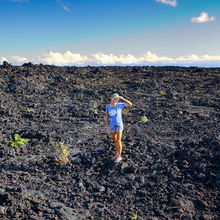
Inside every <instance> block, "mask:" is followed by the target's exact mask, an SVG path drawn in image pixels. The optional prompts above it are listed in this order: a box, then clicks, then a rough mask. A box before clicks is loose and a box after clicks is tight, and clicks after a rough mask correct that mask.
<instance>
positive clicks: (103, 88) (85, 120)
mask: <svg viewBox="0 0 220 220" xmlns="http://www.w3.org/2000/svg"><path fill="white" fill-rule="evenodd" d="M114 92H118V93H119V94H120V95H122V96H123V97H125V98H127V99H128V100H130V101H131V102H132V103H133V106H132V107H131V108H127V109H126V110H124V112H123V121H124V127H125V129H124V132H123V138H122V139H123V155H122V156H123V162H121V163H119V164H114V163H113V162H112V161H111V158H112V156H113V155H114V153H115V149H114V143H113V141H112V139H111V137H110V136H108V135H106V134H105V105H106V104H108V103H109V102H110V96H111V95H112V93H114ZM144 114H145V115H146V117H147V119H148V121H147V122H143V121H141V116H143V115H144ZM219 115H220V69H219V68H215V69H214V68H213V69H211V68H210V69H208V68H196V67H191V68H183V67H146V66H144V67H90V66H87V67H56V66H49V65H46V66H45V65H32V64H30V63H29V64H24V65H23V66H21V67H16V66H10V65H9V66H3V65H2V66H0V125H1V129H0V138H1V139H0V219H16V220H17V219H59V220H60V219H68V220H74V219H77V220H78V219H94V220H96V219H101V220H102V219H131V217H134V215H135V214H136V213H137V216H138V219H144V220H145V219H153V220H157V219H158V220H159V219H176V220H179V219H201V220H211V219H219V218H220V211H219V208H220V207H219V200H220V194H219V187H220V147H219V144H220V125H219V122H220V117H219ZM15 133H18V134H20V135H21V136H22V137H24V138H30V139H31V141H30V142H28V143H27V144H25V145H23V146H21V147H11V146H10V145H9V144H8V141H9V140H10V138H11V137H13V136H14V134H15ZM52 142H55V143H59V142H63V143H64V144H65V145H66V146H68V148H69V150H70V157H69V158H70V162H69V163H68V164H67V165H65V166H61V165H60V164H58V163H57V162H56V161H55V150H54V148H53V147H52V144H51V143H52Z"/></svg>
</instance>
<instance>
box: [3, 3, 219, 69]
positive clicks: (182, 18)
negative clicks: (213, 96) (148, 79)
mask: <svg viewBox="0 0 220 220" xmlns="http://www.w3.org/2000/svg"><path fill="white" fill-rule="evenodd" d="M0 19H1V30H0V31H1V34H0V59H1V60H2V61H3V60H8V61H9V62H11V63H14V64H22V63H24V62H28V61H31V62H34V63H40V62H41V63H49V64H52V63H53V64H56V65H75V64H76V65H87V64H94V65H114V64H118V65H120V64H122V65H123V64H124V65H127V64H128V65H142V64H146V65H154V64H155V65H179V64H180V65H192V64H194V65H209V66H220V0H193V1H192V0H120V1H119V0H108V1H107V0H71V1H70V0H0Z"/></svg>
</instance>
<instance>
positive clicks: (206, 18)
mask: <svg viewBox="0 0 220 220" xmlns="http://www.w3.org/2000/svg"><path fill="white" fill-rule="evenodd" d="M210 21H215V17H213V16H211V17H209V15H208V13H207V12H201V14H200V16H199V17H193V18H192V19H191V22H192V23H205V22H210Z"/></svg>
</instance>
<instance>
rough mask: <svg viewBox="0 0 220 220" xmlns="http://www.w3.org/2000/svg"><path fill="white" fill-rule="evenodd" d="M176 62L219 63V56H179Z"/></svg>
mask: <svg viewBox="0 0 220 220" xmlns="http://www.w3.org/2000/svg"><path fill="white" fill-rule="evenodd" d="M176 61H177V62H216V61H217V62H220V56H210V55H208V54H206V55H202V56H198V55H195V54H191V55H188V56H180V57H178V58H176Z"/></svg>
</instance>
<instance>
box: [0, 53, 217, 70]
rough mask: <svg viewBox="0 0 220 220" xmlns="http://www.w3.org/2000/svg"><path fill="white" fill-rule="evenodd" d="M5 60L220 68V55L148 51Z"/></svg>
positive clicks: (19, 62)
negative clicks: (183, 54)
mask: <svg viewBox="0 0 220 220" xmlns="http://www.w3.org/2000/svg"><path fill="white" fill-rule="evenodd" d="M4 60H6V61H8V62H11V63H12V64H14V65H22V64H23V63H25V62H32V63H38V64H39V63H43V64H50V65H51V64H53V65H58V66H65V65H78V66H86V65H94V66H105V65H155V66H157V65H158V66H159V65H180V66H192V65H193V66H209V67H212V66H213V67H214V66H215V67H216V66H217V67H220V55H219V56H211V55H208V54H205V55H196V54H190V55H186V56H180V57H176V58H171V57H166V56H158V55H157V54H155V53H152V52H151V51H148V52H146V53H144V54H142V55H139V56H135V55H132V54H127V55H124V54H121V55H114V54H111V53H110V54H104V53H101V52H99V53H94V54H91V55H90V56H85V55H81V54H79V53H72V52H71V51H66V52H65V53H59V52H53V51H50V52H49V53H45V54H43V55H42V56H38V57H37V58H32V59H28V58H26V57H20V56H12V57H10V58H5V57H2V58H1V61H2V62H3V61H4Z"/></svg>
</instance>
